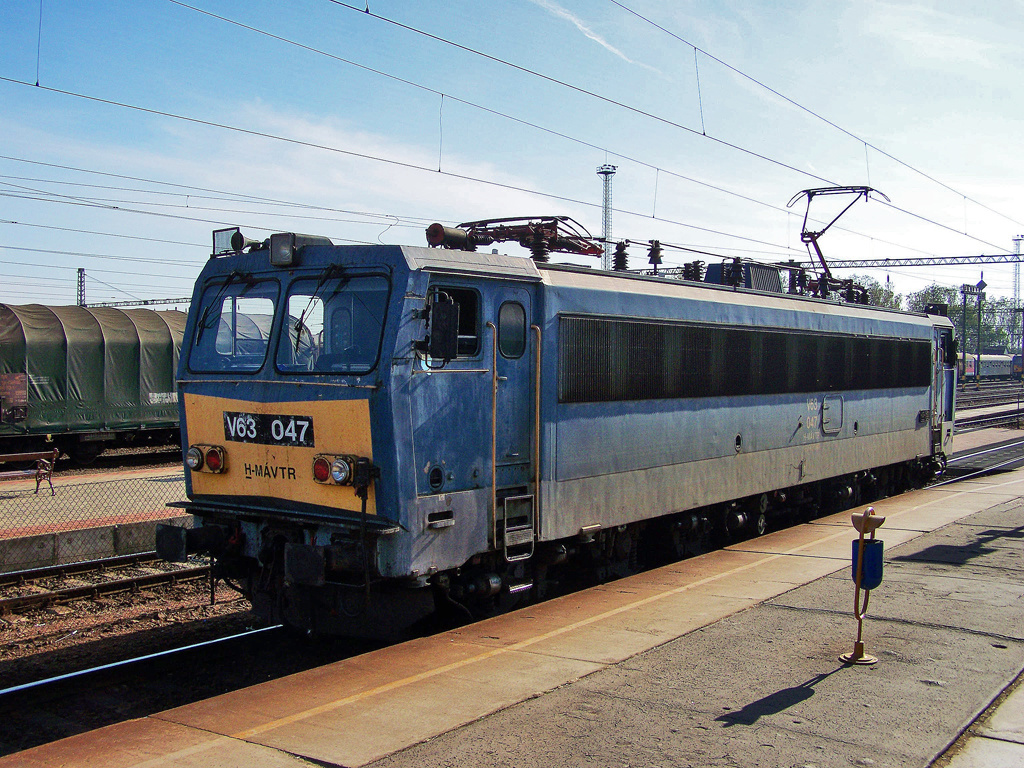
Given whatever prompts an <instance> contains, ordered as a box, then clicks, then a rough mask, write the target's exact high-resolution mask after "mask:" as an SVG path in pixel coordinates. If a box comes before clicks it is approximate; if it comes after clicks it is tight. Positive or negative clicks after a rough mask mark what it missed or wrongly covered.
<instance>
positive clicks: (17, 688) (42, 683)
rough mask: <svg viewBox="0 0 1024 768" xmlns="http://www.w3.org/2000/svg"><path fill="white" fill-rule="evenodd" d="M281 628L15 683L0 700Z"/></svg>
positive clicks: (220, 638)
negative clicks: (29, 681)
mask: <svg viewBox="0 0 1024 768" xmlns="http://www.w3.org/2000/svg"><path fill="white" fill-rule="evenodd" d="M279 629H281V625H280V624H275V625H273V626H270V627H260V628H259V629H251V630H249V631H247V632H240V633H238V634H236V635H228V636H227V637H218V638H216V639H214V640H204V641H203V642H201V643H193V644H192V645H186V646H182V647H181V648H171V649H169V650H166V651H157V652H156V653H147V654H145V655H144V656H137V657H135V658H133V659H124V660H122V661H114V662H111V663H110V664H102V665H100V666H98V667H90V668H89V669H80V670H78V671H77V672H68V673H67V674H64V675H57V676H56V677H48V678H45V679H43V680H35V681H33V682H31V683H22V684H21V685H14V686H11V687H10V688H4V689H2V690H0V700H2V699H3V698H5V697H7V696H10V695H12V694H15V693H21V692H24V691H31V690H33V689H39V688H45V687H46V686H48V685H54V684H56V683H62V682H67V681H68V680H74V679H76V678H80V677H86V676H88V675H93V674H97V673H100V672H107V671H110V670H113V669H118V668H121V667H128V666H131V665H132V664H138V663H141V662H145V661H152V660H154V659H159V658H163V657H167V656H172V655H174V654H176V653H187V652H189V651H194V650H196V649H198V648H207V647H209V646H212V645H216V644H218V643H226V642H232V641H236V640H241V639H244V638H247V637H251V636H253V635H258V634H261V633H263V632H270V631H272V630H279Z"/></svg>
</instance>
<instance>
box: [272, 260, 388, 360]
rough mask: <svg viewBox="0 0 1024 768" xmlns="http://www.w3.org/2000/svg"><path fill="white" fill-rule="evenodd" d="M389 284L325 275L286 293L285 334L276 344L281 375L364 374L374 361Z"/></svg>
mask: <svg viewBox="0 0 1024 768" xmlns="http://www.w3.org/2000/svg"><path fill="white" fill-rule="evenodd" d="M389 288H390V284H389V282H388V279H387V278H386V277H384V276H382V275H361V276H349V275H346V274H343V273H340V270H334V271H332V270H328V271H326V272H325V273H324V275H323V276H321V277H320V278H319V279H314V278H309V279H300V280H296V281H295V282H294V283H292V284H291V286H290V287H289V289H288V300H287V303H286V311H287V318H288V323H287V328H288V331H287V333H282V334H281V338H280V340H279V342H278V345H277V368H278V370H280V371H282V372H284V373H332V372H333V373H351V374H364V373H369V372H370V371H371V370H373V368H374V367H375V366H376V365H377V358H378V357H379V356H380V344H381V337H382V334H383V331H384V316H385V314H386V312H387V306H388V291H389Z"/></svg>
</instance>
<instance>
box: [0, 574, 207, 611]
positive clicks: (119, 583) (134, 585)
mask: <svg viewBox="0 0 1024 768" xmlns="http://www.w3.org/2000/svg"><path fill="white" fill-rule="evenodd" d="M209 575H210V566H208V565H204V566H200V567H198V568H184V569H181V570H177V571H166V572H163V573H151V574H146V575H144V576H134V577H132V578H129V579H116V580H114V581H105V582H98V583H96V584H83V585H80V586H76V587H67V588H65V589H55V590H47V591H46V592H38V593H33V594H31V595H18V596H16V597H8V598H4V599H2V600H0V615H3V614H5V613H13V612H15V611H18V610H24V609H26V608H34V607H38V606H41V605H51V604H56V603H67V602H72V601H74V600H82V599H84V598H87V597H100V596H101V595H112V594H118V593H121V592H131V591H134V590H136V589H139V588H141V587H154V586H159V585H162V584H170V585H174V584H178V583H181V582H189V581H198V580H199V579H205V578H209Z"/></svg>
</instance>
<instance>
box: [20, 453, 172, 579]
mask: <svg viewBox="0 0 1024 768" xmlns="http://www.w3.org/2000/svg"><path fill="white" fill-rule="evenodd" d="M54 488H55V493H54V495H52V496H51V495H50V491H49V488H43V489H40V491H39V493H38V494H36V493H34V492H33V491H34V490H35V481H34V480H13V481H4V482H3V483H2V484H0V572H11V571H19V570H25V569H28V568H39V567H43V566H49V565H64V564H66V563H74V562H81V561H83V560H95V559H100V558H105V557H115V556H118V555H130V554H137V553H139V552H152V551H153V546H154V541H155V529H156V525H157V524H158V523H160V522H174V524H176V525H191V524H192V518H191V516H190V515H185V516H183V515H182V514H181V513H180V512H177V511H175V510H173V509H169V508H168V507H167V504H168V503H169V502H172V501H182V500H184V498H185V482H184V478H183V474H182V470H181V469H173V470H168V469H166V468H164V469H142V470H132V471H126V472H118V473H97V474H86V475H72V476H67V477H55V478H54Z"/></svg>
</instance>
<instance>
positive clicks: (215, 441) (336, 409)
mask: <svg viewBox="0 0 1024 768" xmlns="http://www.w3.org/2000/svg"><path fill="white" fill-rule="evenodd" d="M226 413H227V414H232V413H243V414H257V415H288V416H301V417H303V418H308V419H311V420H312V423H313V426H312V430H313V432H312V434H313V440H314V445H312V446H307V445H295V446H285V445H267V444H263V443H259V442H241V441H238V440H236V439H233V437H232V434H231V430H230V429H229V427H228V426H227V425H226V423H225V414H226ZM185 423H186V424H187V425H188V439H189V444H190V445H196V444H199V445H219V446H222V447H223V448H224V450H225V453H226V454H227V458H226V460H225V462H224V466H225V470H224V471H223V472H221V473H220V474H211V473H209V472H191V470H189V469H188V468H187V467H186V468H185V471H186V472H191V475H192V492H193V493H194V494H196V495H209V496H260V497H264V498H271V499H288V500H291V501H297V502H303V503H308V504H320V505H323V506H327V507H334V508H337V509H346V510H350V511H353V512H358V511H359V510H360V508H361V503H362V502H361V501H360V500H359V498H358V497H357V496H356V493H355V490H354V489H353V488H352V487H351V486H339V485H322V484H320V483H317V482H315V481H314V480H313V457H314V456H316V455H317V454H320V453H326V454H351V455H353V456H365V457H366V458H368V459H371V460H372V459H373V453H372V448H371V442H370V403H369V401H368V400H337V401H323V400H316V401H304V402H287V403H254V402H250V401H247V400H231V399H229V398H226V397H209V396H205V395H191V394H186V395H185ZM366 511H367V512H368V513H370V514H376V511H377V510H376V504H375V503H374V492H373V486H372V485H371V486H370V496H369V499H368V500H367V504H366Z"/></svg>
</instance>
